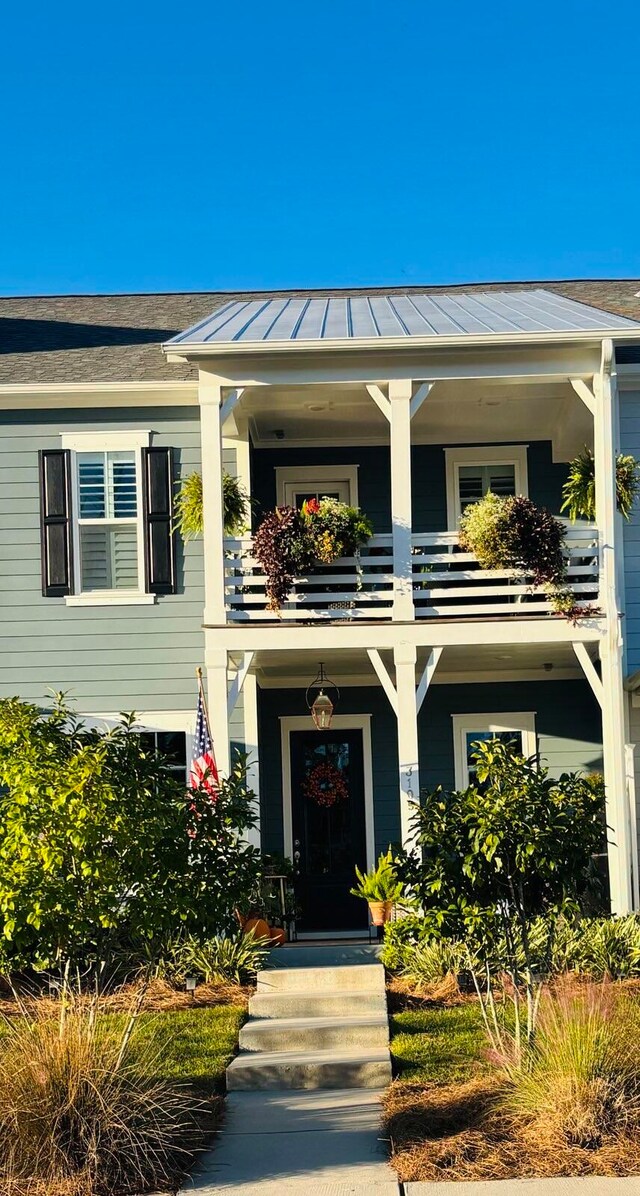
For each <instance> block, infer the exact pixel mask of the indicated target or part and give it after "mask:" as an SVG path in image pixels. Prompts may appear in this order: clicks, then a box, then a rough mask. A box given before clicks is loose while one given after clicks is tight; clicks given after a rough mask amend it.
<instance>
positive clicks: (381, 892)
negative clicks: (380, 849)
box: [351, 848, 403, 901]
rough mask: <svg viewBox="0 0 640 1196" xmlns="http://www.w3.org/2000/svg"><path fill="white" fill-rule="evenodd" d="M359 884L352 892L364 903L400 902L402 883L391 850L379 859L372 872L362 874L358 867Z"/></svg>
mask: <svg viewBox="0 0 640 1196" xmlns="http://www.w3.org/2000/svg"><path fill="white" fill-rule="evenodd" d="M356 877H357V879H358V884H357V885H356V886H355V888H353V889H352V890H351V893H352V894H353V896H354V897H362V898H363V900H364V901H398V900H399V898H400V897H401V896H402V889H403V885H402V881H400V880H398V874H397V872H396V869H395V864H394V862H393V856H392V854H391V848H389V850H388V851H387V852H386V853H383V854H382V855H381V856H379V857H378V863H377V865H376V867H375V868H373V869H372V870H371V872H361V871H360V869H359V868H358V867H356Z"/></svg>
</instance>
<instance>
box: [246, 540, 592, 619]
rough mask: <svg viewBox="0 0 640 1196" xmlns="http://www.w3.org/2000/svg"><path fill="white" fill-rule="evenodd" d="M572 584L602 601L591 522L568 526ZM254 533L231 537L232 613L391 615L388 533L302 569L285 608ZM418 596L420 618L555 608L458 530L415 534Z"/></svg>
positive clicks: (579, 594)
mask: <svg viewBox="0 0 640 1196" xmlns="http://www.w3.org/2000/svg"><path fill="white" fill-rule="evenodd" d="M565 547H566V556H567V568H568V576H567V580H568V585H569V588H570V589H571V590H572V591H573V593H574V594H575V595H576V599H577V601H578V602H579V603H580V604H581V605H584V606H587V605H589V606H594V605H597V602H598V574H599V551H598V532H597V529H596V528H595V527H592V526H591V525H590V524H584V523H581V524H575V525H571V524H570V525H568V526H567V536H566V545H565ZM251 548H252V541H251V539H250V538H249V537H245V538H242V539H237V540H225V573H226V582H225V595H226V605H227V611H228V616H227V617H228V618H229V619H230V620H233V621H242V620H247V619H250V620H252V621H254V620H262V621H274V620H277V619H278V618H282V619H283V620H287V621H289V622H291V621H294V622H300V623H306V622H308V621H315V620H318V619H322V620H336V621H337V620H343V619H374V620H375V619H384V620H387V619H391V618H392V617H393V597H394V590H393V581H394V578H393V552H392V539H391V536H390V535H386V536H372V538H371V540H370V541H369V543H368V544H367V545H366V547H365V548H363V549H362V552H361V554H360V556H359V557H357V558H356V557H341V558H340V560H337V561H334V563H333V564H332V565H317V566H315V567H314V569H313V570H312V571H311V572H309V573H308V574H306V575H305V576H304V577H298V578H297V579H296V582H295V585H294V587H293V589H292V591H291V594H290V596H289V599H288V601H287V602H286V603H285V604H284V606H283V607H282V610H281V611H280V612H279V614H276V613H274V612H273V611H270V610H267V609H266V598H265V588H264V587H265V581H266V578H265V576H264V574H263V573H262V572H261V569H260V566H259V565H258V564H257V562H256V561H255V560H254V559H253V557H252V555H251ZM411 561H412V573H413V601H414V608H415V616H416V618H418V619H422V618H437V617H440V618H464V617H466V618H474V619H477V618H484V617H489V616H494V617H496V616H503V617H505V618H514V617H522V616H524V615H540V614H547V613H551V612H552V609H553V608H552V605H551V602H550V600H549V597H548V595H547V594H546V593H545V592H544V590H542V589H534V588H533V587H532V585H531V582H530V581H528V580H527V578H526V577H523V575H522V574H521V573H518V572H517V571H516V570H510V569H490V570H489V569H481V568H480V565H479V564H478V561H477V560H476V558H475V557H474V556H473V554H472V553H470V552H463V551H462V550H461V549H460V548H459V544H458V533H457V532H423V533H419V534H415V535H414V536H413V537H412V558H411Z"/></svg>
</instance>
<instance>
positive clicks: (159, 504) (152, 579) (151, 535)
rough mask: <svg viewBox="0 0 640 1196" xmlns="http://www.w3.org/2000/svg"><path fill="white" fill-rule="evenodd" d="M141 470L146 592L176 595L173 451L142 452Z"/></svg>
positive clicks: (167, 449)
mask: <svg viewBox="0 0 640 1196" xmlns="http://www.w3.org/2000/svg"><path fill="white" fill-rule="evenodd" d="M142 467H143V519H144V540H145V566H146V578H147V590H148V592H149V593H150V594H175V591H176V577H175V541H174V532H173V453H172V451H171V449H169V448H146V449H143V451H142Z"/></svg>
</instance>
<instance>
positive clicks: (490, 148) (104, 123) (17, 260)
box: [0, 0, 640, 294]
mask: <svg viewBox="0 0 640 1196" xmlns="http://www.w3.org/2000/svg"><path fill="white" fill-rule="evenodd" d="M2 23H3V29H2V46H1V48H0V112H2V114H3V117H2V161H3V166H4V171H3V174H4V179H3V183H2V187H1V188H0V292H1V293H4V294H34V293H36V294H37V293H44V294H48V293H56V292H78V291H153V290H200V289H203V290H209V289H211V290H215V289H234V288H253V287H255V288H261V289H268V288H272V287H273V288H275V287H295V286H325V285H332V286H349V285H353V286H373V285H387V284H389V285H391V284H398V285H402V284H403V283H407V284H411V285H416V284H420V283H446V282H459V281H465V280H475V279H478V280H482V279H518V278H521V279H532V278H533V279H540V278H542V279H543V278H557V277H582V276H586V277H605V276H609V275H611V276H631V277H639V276H640V231H639V230H640V221H639V217H640V204H639V202H638V201H639V198H640V153H639V152H638V151H639V148H640V146H639V141H640V134H639V130H640V120H639V117H638V112H639V101H640V88H639V83H638V71H637V62H638V49H639V44H638V43H639V38H638V34H639V32H640V11H639V9H638V5H637V2H636V3H634V2H631V0H629V2H627V0H612V2H611V3H608V4H607V3H594V2H593V0H555V2H553V3H550V2H548V0H537V2H536V3H535V4H533V3H532V2H531V0H529V3H521V2H520V3H519V2H518V0H511V2H510V3H506V2H504V0H497V2H495V3H492V2H491V0H489V2H488V3H487V2H485V3H484V4H479V3H470V2H468V0H459V2H458V3H455V2H452V0H449V3H435V2H434V0H385V2H381V0H323V3H318V2H317V0H316V2H315V3H309V0H307V2H306V3H303V2H300V3H296V4H293V3H290V2H289V0H283V2H281V3H278V2H276V3H271V4H268V3H265V2H264V0H263V2H262V3H258V2H256V0H236V3H235V4H230V3H228V0H227V2H225V3H220V0H209V2H208V3H206V4H201V3H198V2H197V0H195V2H194V0H192V2H191V3H189V4H183V5H176V4H172V5H168V4H166V3H162V2H158V3H156V4H150V3H147V2H146V0H129V2H128V3H126V4H125V3H121V2H120V0H113V2H110V3H109V4H108V5H107V4H103V5H102V6H96V5H87V4H82V5H80V4H76V3H65V0H62V3H61V4H59V5H51V4H47V5H46V6H45V5H44V4H41V3H39V0H36V2H35V3H32V4H31V5H26V4H23V5H16V4H14V5H12V6H11V7H10V8H9V7H5V8H4V10H3V22H2Z"/></svg>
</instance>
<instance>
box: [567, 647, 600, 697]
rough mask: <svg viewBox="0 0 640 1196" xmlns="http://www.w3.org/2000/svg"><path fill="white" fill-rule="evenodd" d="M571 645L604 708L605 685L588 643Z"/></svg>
mask: <svg viewBox="0 0 640 1196" xmlns="http://www.w3.org/2000/svg"><path fill="white" fill-rule="evenodd" d="M571 646H572V648H573V650H574V652H575V654H576V656H577V658H578V662H579V664H580V666H581V668H582V671H583V673H584V675H585V677H586V678H587V681H588V682H589V685H590V686H591V688H592V690H593V693H594V696H595V699H596V701H597V703H598V705H599V707H600V709H602V705H603V701H604V686H603V684H602V680H601V679H600V677H599V676H598V674H597V672H596V667H595V665H594V663H593V661H592V659H591V657H590V656H589V653H588V652H587V648H586V645H585V644H581V643H573V644H572V645H571Z"/></svg>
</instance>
